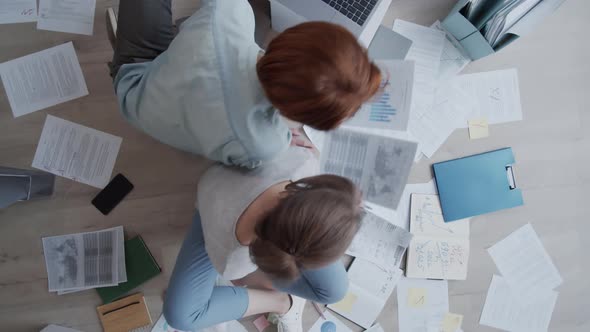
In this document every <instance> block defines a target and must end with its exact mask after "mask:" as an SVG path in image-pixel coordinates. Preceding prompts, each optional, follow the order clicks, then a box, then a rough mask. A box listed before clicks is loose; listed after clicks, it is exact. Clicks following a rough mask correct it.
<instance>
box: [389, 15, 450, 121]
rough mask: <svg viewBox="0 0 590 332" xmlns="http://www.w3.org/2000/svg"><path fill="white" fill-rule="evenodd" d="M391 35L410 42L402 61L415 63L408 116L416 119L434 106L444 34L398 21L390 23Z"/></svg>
mask: <svg viewBox="0 0 590 332" xmlns="http://www.w3.org/2000/svg"><path fill="white" fill-rule="evenodd" d="M393 31H395V32H397V33H399V34H400V35H402V36H404V37H406V38H408V39H410V40H412V46H411V47H410V50H409V52H408V54H407V55H406V60H410V61H414V62H415V68H416V72H415V74H414V94H413V98H412V113H417V114H416V115H417V116H418V118H419V117H420V115H421V114H422V113H423V112H425V111H428V109H430V108H431V107H432V104H433V102H434V91H435V88H436V82H437V80H436V78H437V77H438V70H439V65H440V58H441V54H442V51H443V48H444V42H445V33H444V32H442V31H439V30H437V29H432V28H428V27H424V26H421V25H418V24H414V23H410V22H406V21H402V20H399V19H398V20H395V21H394V22H393ZM410 121H411V120H410Z"/></svg>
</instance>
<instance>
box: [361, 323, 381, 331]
mask: <svg viewBox="0 0 590 332" xmlns="http://www.w3.org/2000/svg"><path fill="white" fill-rule="evenodd" d="M365 332H385V330H384V329H383V328H382V327H381V325H379V323H377V324H375V325H373V326H371V327H370V328H369V329H367V330H365Z"/></svg>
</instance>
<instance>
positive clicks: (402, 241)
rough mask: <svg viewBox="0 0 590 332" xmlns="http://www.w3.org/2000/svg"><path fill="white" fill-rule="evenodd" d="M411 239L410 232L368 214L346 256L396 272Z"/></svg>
mask: <svg viewBox="0 0 590 332" xmlns="http://www.w3.org/2000/svg"><path fill="white" fill-rule="evenodd" d="M411 239H412V234H410V232H408V231H406V230H405V229H403V228H401V227H398V226H395V225H393V224H390V223H389V222H387V221H386V220H384V219H382V218H380V217H378V216H376V215H374V214H372V213H370V212H367V214H366V215H365V217H364V218H363V220H362V223H361V228H360V229H359V231H358V233H357V234H356V235H355V237H354V239H353V241H352V243H351V244H350V246H349V247H348V250H347V251H346V254H348V255H351V256H354V257H357V258H362V259H364V260H367V261H369V262H371V263H374V264H377V265H379V266H380V267H382V268H384V269H389V270H394V269H396V268H397V267H399V265H400V263H401V260H402V257H403V256H404V253H405V252H406V249H407V248H408V246H409V245H410V240H411Z"/></svg>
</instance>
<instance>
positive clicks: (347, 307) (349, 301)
mask: <svg viewBox="0 0 590 332" xmlns="http://www.w3.org/2000/svg"><path fill="white" fill-rule="evenodd" d="M357 298H358V297H357V296H356V295H354V294H353V293H350V292H348V293H346V296H345V297H344V298H343V299H342V300H340V302H337V303H334V304H332V305H331V307H332V308H334V309H336V310H338V311H340V312H351V311H352V306H353V305H354V303H355V302H356V299H357Z"/></svg>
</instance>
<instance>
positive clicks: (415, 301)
mask: <svg viewBox="0 0 590 332" xmlns="http://www.w3.org/2000/svg"><path fill="white" fill-rule="evenodd" d="M426 301H427V293H426V288H410V289H409V290H408V306H410V307H412V308H421V307H423V306H424V305H425V304H426Z"/></svg>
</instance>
